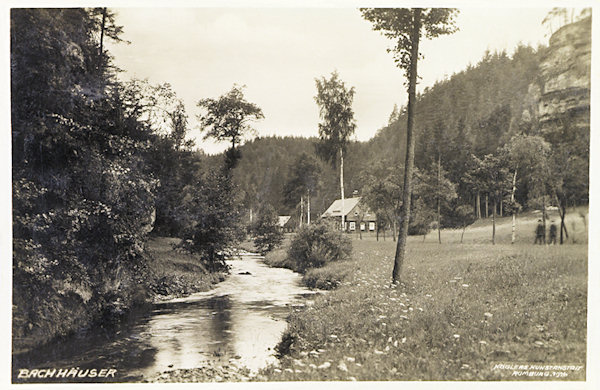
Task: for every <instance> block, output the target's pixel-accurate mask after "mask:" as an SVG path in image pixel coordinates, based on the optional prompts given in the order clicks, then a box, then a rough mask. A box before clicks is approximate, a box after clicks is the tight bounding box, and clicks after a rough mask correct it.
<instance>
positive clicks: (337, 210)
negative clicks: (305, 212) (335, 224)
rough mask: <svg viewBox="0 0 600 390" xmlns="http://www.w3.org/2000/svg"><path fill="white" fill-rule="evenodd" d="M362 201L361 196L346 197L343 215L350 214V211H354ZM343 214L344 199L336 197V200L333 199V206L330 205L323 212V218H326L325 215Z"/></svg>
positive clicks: (339, 215)
mask: <svg viewBox="0 0 600 390" xmlns="http://www.w3.org/2000/svg"><path fill="white" fill-rule="evenodd" d="M359 202H360V197H357V198H345V199H344V210H343V211H344V213H343V215H348V214H349V213H350V211H352V209H353V208H354V207H355V206H356V205H357V204H358V203H359ZM341 216H342V200H341V199H336V200H335V201H333V203H332V204H331V206H329V208H328V209H327V210H325V212H324V213H323V215H321V218H325V217H341Z"/></svg>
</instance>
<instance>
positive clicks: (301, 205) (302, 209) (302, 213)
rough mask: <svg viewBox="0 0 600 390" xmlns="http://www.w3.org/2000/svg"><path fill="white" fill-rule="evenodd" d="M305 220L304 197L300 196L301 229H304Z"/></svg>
mask: <svg viewBox="0 0 600 390" xmlns="http://www.w3.org/2000/svg"><path fill="white" fill-rule="evenodd" d="M303 219H304V197H303V196H302V195H300V227H302V220H303Z"/></svg>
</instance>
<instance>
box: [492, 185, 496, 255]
mask: <svg viewBox="0 0 600 390" xmlns="http://www.w3.org/2000/svg"><path fill="white" fill-rule="evenodd" d="M492 201H493V204H494V209H493V210H492V245H496V206H497V205H496V195H495V194H494V199H493V200H492Z"/></svg>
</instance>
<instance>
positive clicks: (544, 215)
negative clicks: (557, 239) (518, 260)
mask: <svg viewBox="0 0 600 390" xmlns="http://www.w3.org/2000/svg"><path fill="white" fill-rule="evenodd" d="M542 225H543V226H544V238H543V240H542V242H543V243H544V245H545V244H546V195H544V196H542Z"/></svg>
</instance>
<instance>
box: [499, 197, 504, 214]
mask: <svg viewBox="0 0 600 390" xmlns="http://www.w3.org/2000/svg"><path fill="white" fill-rule="evenodd" d="M502 201H503V199H502V198H500V217H502Z"/></svg>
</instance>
